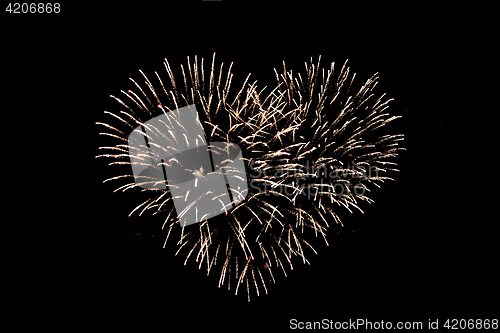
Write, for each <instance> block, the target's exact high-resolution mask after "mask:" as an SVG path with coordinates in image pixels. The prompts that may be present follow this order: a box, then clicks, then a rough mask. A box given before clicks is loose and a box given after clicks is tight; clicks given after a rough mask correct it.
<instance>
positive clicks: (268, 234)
mask: <svg viewBox="0 0 500 333" xmlns="http://www.w3.org/2000/svg"><path fill="white" fill-rule="evenodd" d="M320 61H321V57H319V58H318V60H317V61H313V59H312V58H311V60H310V61H309V62H306V63H305V71H304V72H298V73H296V72H293V71H291V70H288V69H287V68H286V65H285V63H284V62H283V67H282V68H280V69H279V70H277V69H275V70H274V73H275V77H276V84H275V85H274V86H273V87H259V86H258V85H257V81H251V79H250V77H251V74H248V76H247V77H246V78H245V79H244V81H243V83H242V84H241V85H237V86H236V85H235V84H233V73H232V72H231V70H232V67H233V63H231V64H229V65H225V64H224V63H221V64H220V65H217V64H216V59H215V53H214V54H213V57H212V59H211V62H206V61H205V59H203V58H201V59H199V58H198V57H197V56H195V57H194V59H190V58H189V57H188V58H187V66H185V65H181V66H180V71H179V73H180V74H179V75H174V70H173V69H172V67H171V66H170V64H169V63H168V61H167V60H166V59H165V62H164V64H163V65H164V69H162V72H155V73H154V76H153V75H150V77H151V79H150V78H148V77H147V76H146V75H145V74H144V73H143V72H142V71H140V75H141V76H140V77H141V81H142V82H140V83H139V82H137V81H136V80H134V79H132V78H130V80H131V82H132V83H133V85H134V86H135V88H134V91H132V90H128V91H123V90H122V91H120V95H118V96H113V95H111V96H110V97H111V98H113V99H115V100H116V101H117V102H118V104H119V105H120V109H118V110H116V111H104V116H103V119H104V120H103V121H100V122H97V123H96V124H97V125H98V126H100V127H101V128H103V130H102V131H101V133H99V134H100V135H102V136H105V137H108V138H107V139H106V142H108V141H109V142H111V143H110V144H106V145H104V146H101V147H99V149H100V151H101V152H102V153H100V154H99V155H98V156H96V157H97V158H104V159H108V160H109V165H110V166H112V167H113V168H116V170H118V169H120V170H124V171H123V172H118V174H117V173H115V176H113V177H110V178H108V179H105V180H104V182H115V183H116V184H117V185H116V189H115V190H114V191H115V192H118V191H121V192H125V191H130V192H134V191H138V192H144V193H146V194H147V199H146V200H144V201H142V202H138V204H137V206H135V207H131V209H130V213H129V216H131V215H132V214H138V215H139V216H142V215H144V214H146V213H151V214H153V215H157V214H160V215H162V216H164V217H165V220H164V223H163V225H162V229H163V230H165V233H166V236H165V244H167V242H174V243H175V244H176V246H177V252H176V255H182V256H183V258H184V257H185V260H184V264H187V263H188V262H195V264H196V265H197V266H198V268H200V269H204V270H206V272H207V275H208V274H210V273H212V274H217V276H218V280H219V282H218V287H219V288H220V287H222V286H227V288H228V289H229V290H234V293H235V294H239V293H241V291H242V290H244V291H246V294H247V297H248V300H250V296H251V294H255V295H257V296H258V295H261V294H262V293H266V294H267V293H268V286H267V285H266V284H269V283H275V282H276V279H275V276H276V274H283V275H284V276H286V275H287V273H289V271H290V270H293V268H294V265H295V264H296V263H301V264H309V261H308V259H307V257H308V256H309V255H311V254H316V250H315V249H314V247H313V243H314V241H317V240H316V238H321V239H322V241H324V242H325V243H326V244H327V245H328V240H327V230H328V228H329V223H335V224H339V225H342V222H341V220H340V218H339V216H338V214H337V213H336V211H338V210H339V209H346V210H348V211H350V212H353V211H354V210H357V211H359V212H361V213H362V212H363V211H362V209H361V207H360V202H367V203H372V202H373V200H372V199H370V197H369V196H368V195H369V193H370V190H371V189H373V188H375V187H380V186H381V184H383V183H384V182H385V181H387V180H392V178H391V177H390V173H391V172H397V171H398V170H397V169H396V167H397V164H396V162H395V161H394V158H395V157H396V156H397V155H398V153H399V152H400V151H401V150H404V148H401V147H399V141H401V140H403V135H402V134H397V135H391V134H387V133H386V132H387V131H386V130H385V129H387V128H388V127H384V126H385V125H386V124H388V123H389V122H392V121H393V120H395V119H397V118H399V116H391V115H390V114H389V113H388V111H387V110H388V107H389V103H390V101H391V99H387V98H386V97H385V94H383V95H380V96H377V95H376V94H375V93H374V88H375V87H376V85H377V80H378V75H377V74H375V75H373V76H372V77H370V78H369V79H368V80H366V81H365V82H364V84H361V87H360V88H357V89H355V88H354V87H355V77H356V75H355V74H351V71H350V69H349V67H348V66H347V61H346V62H345V63H344V64H343V65H342V66H337V65H336V64H335V63H331V64H330V65H329V67H328V68H326V69H325V68H321V67H320ZM337 67H339V68H337ZM356 82H357V81H356ZM189 105H196V108H197V109H198V110H199V119H197V121H198V122H199V124H200V125H201V128H202V131H203V134H204V137H202V136H200V135H196V136H195V135H190V133H189V132H188V133H187V135H186V133H185V132H183V133H182V134H180V133H179V132H178V131H175V130H174V129H175V126H173V124H169V123H167V122H164V123H162V125H161V126H157V128H151V127H152V126H150V125H148V124H147V121H148V120H150V119H152V118H153V117H155V116H158V115H162V114H165V115H167V114H171V112H172V111H174V110H177V109H179V108H182V107H186V106H189ZM169 119H170V118H169ZM172 121H174V122H175V119H173V120H172ZM177 125H179V123H178V124H177ZM148 126H149V127H148ZM133 131H137V132H139V134H141V135H142V136H144V137H145V138H146V142H147V145H148V146H149V147H156V148H157V149H156V151H158V149H163V150H168V152H169V156H171V157H170V158H168V159H161V156H158V154H157V153H155V149H152V150H151V153H150V154H143V153H141V152H140V151H137V146H132V145H130V144H129V139H128V138H129V135H130V133H131V132H133ZM103 139H104V138H103ZM108 139H109V140H108ZM211 142H223V143H226V144H227V145H228V146H227V147H229V146H230V145H231V144H233V143H234V144H236V145H238V146H239V148H240V149H241V154H242V157H243V161H244V164H245V169H246V172H247V173H248V175H244V174H241V173H240V171H241V170H240V169H237V168H231V163H230V160H231V156H229V148H227V147H226V148H224V147H223V148H221V146H218V145H216V144H210V143H211ZM185 143H187V145H188V146H189V145H190V143H191V146H190V147H192V148H193V149H195V150H196V149H199V148H200V147H201V146H203V145H207V144H208V149H209V150H210V151H211V154H212V155H213V156H216V158H214V161H215V160H217V161H219V162H217V163H215V162H214V164H218V166H219V167H224V168H225V169H224V170H225V174H226V175H227V177H229V178H231V179H230V180H229V182H227V181H226V183H228V184H235V181H236V180H237V181H239V182H240V184H241V182H242V181H245V180H247V181H248V188H247V187H246V186H245V187H244V188H245V191H243V190H241V189H240V188H239V187H236V186H229V185H228V187H230V188H229V189H230V193H232V195H231V196H230V197H231V203H230V206H231V207H229V206H228V205H227V204H224V203H223V202H222V201H220V202H221V204H222V208H221V209H225V210H226V208H227V210H226V211H225V214H221V215H220V216H218V217H216V218H213V219H205V220H203V218H201V222H200V223H197V224H193V225H187V226H183V225H182V224H181V223H180V221H181V218H182V217H183V216H184V215H185V214H187V213H188V212H190V211H192V210H195V212H197V211H196V207H197V206H196V205H197V202H198V200H201V199H200V198H201V197H202V196H203V195H206V194H202V195H198V194H196V192H193V191H191V193H190V191H187V192H186V193H183V194H182V198H183V199H184V201H185V202H186V208H185V209H184V210H183V211H176V209H175V206H174V204H173V197H172V196H173V192H175V193H178V191H173V189H174V187H175V186H177V184H175V183H172V182H170V181H168V180H166V179H165V178H155V177H152V176H150V175H149V176H148V175H143V176H141V177H139V178H138V177H135V176H134V174H132V173H131V172H132V167H134V166H141V168H150V169H151V170H153V169H155V170H163V171H162V172H165V173H166V174H168V173H169V172H174V171H175V170H178V169H179V168H180V169H182V170H183V172H185V173H186V175H187V176H186V177H191V178H192V179H194V181H195V185H194V186H195V187H196V188H198V187H200V188H202V185H203V182H204V181H206V179H205V178H206V177H208V176H209V173H210V171H211V170H210V169H211V168H210V167H207V166H201V167H200V166H197V167H196V168H194V167H193V168H191V167H189V166H187V165H184V164H185V162H184V160H183V159H182V149H181V148H180V147H181V146H182V145H184V144H185ZM155 154H156V155H157V156H153V155H155ZM158 160H161V162H160V163H158V162H156V161H158ZM174 169H175V170H174ZM214 169H215V167H214ZM158 172H160V171H158ZM246 188H247V189H246ZM242 192H245V193H242ZM176 195H178V194H176ZM214 199H216V198H214ZM235 204H237V205H235ZM219 207H221V206H220V205H219ZM232 207H234V208H232ZM197 219H198V217H197ZM164 247H165V245H164ZM297 259H298V260H297Z"/></svg>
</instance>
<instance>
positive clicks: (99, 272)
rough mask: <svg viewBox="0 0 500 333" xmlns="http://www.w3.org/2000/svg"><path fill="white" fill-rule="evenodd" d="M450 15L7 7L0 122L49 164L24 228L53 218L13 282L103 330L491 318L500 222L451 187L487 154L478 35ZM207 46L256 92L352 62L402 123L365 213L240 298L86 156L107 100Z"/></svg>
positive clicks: (221, 7) (212, 6) (463, 187)
mask: <svg viewBox="0 0 500 333" xmlns="http://www.w3.org/2000/svg"><path fill="white" fill-rule="evenodd" d="M2 10H3V9H2ZM456 14H457V13H450V12H449V11H447V10H444V9H439V8H433V9H429V8H416V7H411V6H404V7H403V6H401V7H397V6H396V7H393V6H391V7H390V8H383V7H373V8H368V7H364V6H362V5H359V7H358V8H345V7H342V6H337V5H325V4H321V3H317V2H306V3H298V2H296V3H294V4H290V3H289V2H284V1H283V2H281V3H280V2H273V3H272V4H269V3H268V2H267V3H262V2H251V3H250V2H249V3H245V4H243V5H242V4H236V3H235V2H230V1H227V0H224V1H223V2H201V1H193V2H187V3H185V4H184V5H178V4H177V5H161V6H160V5H147V4H142V3H137V4H135V5H134V6H132V5H120V4H118V3H117V4H115V5H106V6H103V5H98V4H89V3H87V4H85V5H83V4H81V5H77V4H73V5H66V4H63V6H62V12H61V14H60V15H59V16H57V17H56V16H55V15H53V16H52V17H50V16H48V14H46V15H45V16H42V15H40V16H35V14H17V16H15V15H13V14H11V15H9V14H8V13H6V12H4V13H3V14H2V15H3V16H2V22H3V25H4V27H3V30H2V38H3V40H4V45H6V46H7V47H6V48H5V51H4V53H3V55H2V57H5V59H4V64H5V66H3V72H4V74H6V75H5V77H6V82H8V85H7V89H8V90H7V91H8V94H9V95H8V96H9V97H10V100H11V101H14V108H13V109H12V110H13V111H12V112H10V113H9V117H10V116H12V117H13V119H14V120H16V119H17V121H18V120H19V119H20V117H21V115H22V118H29V119H30V120H26V122H27V125H26V128H29V130H28V131H26V132H29V133H30V134H31V136H32V137H33V138H37V139H36V140H35V141H36V142H37V144H36V146H38V147H39V149H34V150H35V156H36V158H37V159H39V160H40V161H44V162H43V163H42V168H45V167H46V168H47V171H46V172H45V173H43V174H42V175H43V176H42V177H41V178H42V179H43V180H44V181H45V182H44V183H43V185H41V189H42V191H39V190H34V192H30V195H33V194H35V195H36V198H37V199H36V200H35V202H40V203H42V202H43V204H42V205H41V206H40V208H37V209H34V210H33V211H32V213H35V215H36V216H37V218H36V219H35V221H39V220H40V219H43V218H44V217H47V219H48V220H47V221H48V222H47V221H46V222H45V223H42V222H40V223H37V222H30V224H29V226H30V227H29V228H28V227H27V228H28V229H29V232H27V233H29V234H30V235H31V234H34V237H35V238H36V239H37V240H38V241H40V238H41V239H43V241H40V243H41V244H40V246H37V250H33V251H28V252H27V254H26V256H23V258H25V259H22V260H26V261H27V262H29V263H31V265H32V266H33V267H36V268H37V270H36V271H37V272H39V273H37V274H38V275H36V276H37V277H36V278H35V277H34V276H33V275H29V274H28V275H25V276H24V278H26V279H27V281H31V282H32V283H35V284H40V285H41V286H45V284H44V283H43V282H41V281H42V280H41V279H40V276H44V279H43V281H48V285H50V286H51V288H52V289H51V290H53V291H51V292H48V293H47V294H46V287H44V288H38V291H37V292H34V293H32V294H30V296H28V297H31V298H32V301H33V302H35V303H38V302H40V303H41V304H42V303H43V302H44V301H45V300H46V299H48V298H50V297H47V295H51V297H57V298H58V299H59V297H61V298H60V299H61V301H60V304H63V305H64V304H68V307H69V306H70V305H69V304H75V303H76V304H75V305H74V306H75V310H74V313H76V314H77V315H78V316H79V317H80V315H82V316H83V318H85V319H79V321H78V323H81V324H82V325H83V324H88V323H94V322H95V321H96V320H98V321H99V324H95V325H105V326H106V327H107V328H110V329H113V328H116V327H129V325H138V326H142V325H157V324H160V325H162V327H163V328H164V329H169V328H171V327H172V325H174V324H175V325H180V326H177V327H180V328H182V329H190V330H191V329H193V328H194V329H196V328H210V327H216V328H219V329H221V330H223V331H226V330H231V331H233V330H239V329H248V328H250V329H277V330H279V331H281V330H285V329H287V328H288V327H289V320H290V319H292V318H297V319H298V320H302V321H314V320H321V319H323V318H329V319H333V320H346V319H349V318H351V319H356V318H367V319H371V320H374V321H375V320H386V321H387V320H393V321H402V320H422V321H424V322H427V319H434V318H443V319H445V318H459V319H460V318H466V319H467V318H491V316H492V315H493V308H492V307H490V306H488V305H486V304H488V303H490V301H491V300H492V299H494V300H495V302H497V301H496V300H497V298H498V286H497V282H496V281H498V273H494V270H493V266H495V264H494V262H496V261H497V254H498V246H497V245H496V243H495V242H494V233H493V229H492V227H491V225H492V224H494V223H495V221H494V220H493V218H485V217H481V216H479V215H478V214H480V213H481V212H479V213H478V212H477V211H476V210H475V209H474V207H473V206H474V205H473V203H472V201H471V199H470V198H471V197H472V198H474V197H477V196H480V193H478V192H480V191H481V190H480V189H479V188H478V187H477V182H476V181H474V182H472V183H469V182H467V181H466V180H467V179H468V178H467V177H465V181H464V177H463V175H464V173H465V174H467V172H468V171H467V169H468V166H469V164H468V163H471V162H467V161H475V160H477V161H480V160H481V157H482V155H481V154H482V153H481V152H479V151H477V150H475V149H474V147H473V146H472V145H471V144H470V143H469V142H470V136H473V135H474V132H473V131H471V130H470V128H469V130H467V128H468V126H469V125H470V123H469V117H470V113H469V112H468V111H467V108H466V106H465V104H464V103H462V98H464V96H466V95H467V94H468V93H469V92H470V90H469V88H468V84H467V81H466V80H465V79H464V78H463V75H464V73H465V72H467V71H468V70H467V66H468V65H470V64H471V63H473V62H474V61H473V59H471V58H468V57H467V55H466V54H465V53H464V50H470V49H473V48H475V46H476V44H477V43H478V42H477V41H476V40H475V39H473V38H469V37H467V34H468V31H469V29H470V23H467V21H464V20H462V19H461V18H460V15H456ZM213 52H216V53H217V59H218V62H220V61H223V62H224V63H230V62H231V61H234V65H233V69H232V72H233V73H235V77H234V78H235V80H236V79H237V80H244V78H245V77H246V75H247V74H248V73H249V72H251V73H252V77H254V78H257V79H258V80H259V84H260V85H262V86H264V85H266V84H269V85H271V84H273V83H274V72H273V70H272V69H273V68H279V67H280V66H281V64H282V61H283V60H285V61H286V63H287V68H293V69H294V71H301V70H303V68H304V62H306V61H309V59H310V57H313V58H314V59H317V57H318V56H319V55H321V56H322V64H323V66H325V67H326V66H328V64H329V63H330V62H332V61H335V62H336V64H337V65H341V64H343V62H344V61H345V60H346V59H349V66H350V67H351V70H352V71H354V72H356V73H357V78H358V83H359V82H361V81H364V80H366V79H367V78H368V77H370V76H371V75H372V74H374V73H375V72H379V73H380V74H379V76H380V79H379V85H378V86H377V89H376V92H378V94H382V93H384V92H385V93H387V97H388V98H394V99H395V101H394V102H392V104H391V107H390V108H389V111H390V112H391V114H394V115H402V116H403V118H402V119H401V120H399V121H397V122H395V123H394V127H393V128H394V131H397V132H398V133H404V134H405V141H404V143H403V146H404V147H405V148H406V149H407V150H406V151H405V152H402V153H401V154H400V156H399V157H398V160H397V161H398V163H399V169H400V170H401V172H400V173H398V174H393V176H394V178H395V181H394V182H390V183H387V184H385V185H386V186H383V187H382V189H378V190H374V194H373V198H374V199H375V203H374V204H372V205H367V204H365V205H362V206H361V208H362V209H363V210H364V211H365V213H364V214H361V213H359V212H354V213H353V214H349V213H348V212H342V211H339V214H340V215H341V217H342V221H343V223H344V225H345V227H344V228H343V229H342V230H339V233H338V234H336V233H335V232H332V233H331V234H329V235H328V241H329V243H330V246H329V247H326V246H324V245H323V243H322V242H317V243H318V244H319V245H318V246H317V247H315V248H316V249H317V250H318V255H317V256H310V257H309V259H310V261H311V265H310V266H304V267H302V265H301V266H298V267H297V268H296V269H295V270H294V271H293V272H291V273H290V274H289V276H288V277H287V278H280V279H279V283H278V284H276V285H273V286H268V287H269V295H263V296H260V297H255V296H253V295H252V296H253V297H252V301H251V302H250V303H248V302H247V298H246V292H244V290H241V289H240V293H239V295H238V296H234V286H233V287H232V290H231V291H227V290H226V289H225V288H221V289H218V288H217V281H218V276H216V275H214V276H209V277H206V276H205V274H204V273H203V272H202V271H198V269H197V268H196V266H195V265H193V264H191V265H189V264H188V265H187V266H183V258H182V257H181V258H178V257H175V256H174V249H173V247H172V246H170V247H167V249H162V245H163V240H164V237H165V233H163V232H161V230H160V227H161V224H162V222H163V220H162V219H161V218H152V217H151V216H143V217H130V218H128V217H127V215H128V213H129V212H130V210H131V209H132V208H133V207H135V205H136V203H137V202H136V201H135V200H133V198H131V197H130V195H128V193H112V191H113V189H114V187H113V184H111V182H110V183H106V184H102V181H103V180H104V179H106V178H108V177H111V176H114V175H115V174H113V171H112V169H111V168H108V167H106V165H105V163H103V162H102V161H98V160H96V159H95V158H94V156H95V155H97V154H99V151H98V149H97V147H98V146H99V145H100V143H99V139H100V138H99V136H98V135H97V133H98V132H99V131H100V130H101V129H100V128H98V127H97V126H95V124H94V123H95V122H96V121H103V120H104V118H103V113H102V112H103V111H104V110H114V109H116V108H117V107H119V106H118V104H116V102H114V101H113V100H112V99H110V98H109V97H108V96H109V95H110V94H113V95H117V94H118V93H119V91H120V90H121V89H123V90H127V89H132V88H133V86H132V83H131V82H130V81H129V80H128V77H132V78H135V79H137V80H138V81H140V80H141V79H140V78H141V75H140V73H139V72H138V70H139V69H141V70H143V71H144V72H145V74H146V75H148V76H152V75H154V71H155V70H156V71H163V64H162V62H163V59H164V58H167V59H168V60H169V62H170V64H171V66H173V67H177V66H179V64H181V63H183V64H185V63H186V56H190V57H194V55H198V57H204V58H205V60H209V59H210V60H211V57H212V53H213ZM464 56H465V57H464ZM469 71H470V69H469ZM464 81H465V82H464ZM261 82H262V83H261ZM9 120H10V119H9ZM47 128H50V129H51V130H50V131H48V130H47ZM47 132H49V133H47ZM40 138H41V139H40ZM48 146H49V147H52V148H51V149H48V148H44V147H48ZM478 163H479V162H478ZM54 164H57V167H52V166H53V165H54ZM49 165H52V166H51V167H50V168H49V167H48V166H49ZM43 170H45V169H43ZM42 179H40V180H42ZM37 186H38V185H36V187H35V188H40V187H37ZM53 188H54V189H55V192H52V191H51V189H53ZM59 189H61V190H59ZM54 193H55V194H54ZM483 212H484V211H483ZM30 221H33V220H30ZM39 235H43V236H39ZM173 236H175V235H173ZM36 244H38V243H36ZM45 249H47V252H45V251H44V250H45ZM42 253H43V254H42ZM45 253H47V254H45ZM14 262H16V261H15V260H14ZM45 278H46V280H45ZM32 280H35V281H32ZM40 289H42V290H43V291H39V290H40ZM59 290H62V292H61V293H60V292H59ZM56 295H57V296H56ZM84 304H86V305H84ZM63 308H65V306H63ZM70 312H72V311H70ZM91 325H92V324H91Z"/></svg>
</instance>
